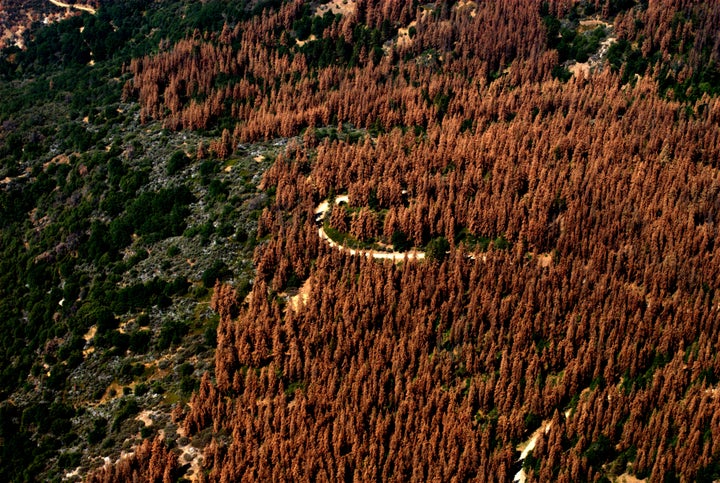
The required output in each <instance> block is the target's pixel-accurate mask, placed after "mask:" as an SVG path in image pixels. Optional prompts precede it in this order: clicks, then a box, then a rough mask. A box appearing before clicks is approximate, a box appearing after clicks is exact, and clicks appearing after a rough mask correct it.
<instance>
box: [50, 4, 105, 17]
mask: <svg viewBox="0 0 720 483" xmlns="http://www.w3.org/2000/svg"><path fill="white" fill-rule="evenodd" d="M49 1H50V3H52V4H53V5H55V6H56V7H62V8H74V9H75V10H82V11H83V12H88V13H90V14H92V15H95V13H96V12H97V10H95V9H94V8H92V7H91V6H90V5H70V4H69V3H64V2H61V1H59V0H49Z"/></svg>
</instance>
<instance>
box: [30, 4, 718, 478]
mask: <svg viewBox="0 0 720 483" xmlns="http://www.w3.org/2000/svg"><path fill="white" fill-rule="evenodd" d="M241 3H242V6H241V7H239V8H240V11H239V12H236V13H235V14H233V15H228V16H226V17H225V20H223V22H222V23H215V24H212V25H211V24H198V26H197V27H193V28H192V29H187V30H186V33H185V35H180V34H177V35H175V36H174V37H172V36H171V35H168V37H167V40H164V41H162V42H160V47H159V48H158V49H156V50H154V51H152V52H150V53H147V54H142V55H136V52H135V51H133V52H132V54H131V55H129V56H128V59H127V61H126V62H124V63H123V67H122V70H123V75H124V76H125V77H123V79H124V82H123V84H122V88H121V89H118V91H119V90H121V91H122V92H118V95H120V96H121V98H122V101H123V102H127V103H137V106H138V109H139V111H138V118H139V121H140V122H141V123H147V124H152V123H162V126H163V127H164V128H165V129H166V130H167V131H168V132H181V133H190V132H200V133H202V132H211V133H213V135H212V140H211V141H210V142H208V143H207V144H206V143H205V142H204V141H200V142H199V143H198V144H197V146H196V147H195V151H196V157H197V158H198V159H201V158H203V157H205V156H208V157H209V158H212V159H218V160H228V159H231V158H232V157H233V156H237V154H238V152H242V151H244V150H245V149H247V148H246V147H247V146H249V145H252V144H253V143H258V142H267V141H271V140H277V139H281V140H283V142H284V144H283V146H284V148H283V149H282V150H281V151H280V152H279V153H278V154H277V156H276V157H275V158H274V160H273V162H272V163H271V164H269V165H268V166H269V167H268V168H267V169H266V170H265V171H264V174H263V176H262V180H261V181H260V184H259V189H261V190H262V191H263V192H264V193H265V195H266V197H267V198H266V200H267V202H266V203H265V204H264V205H263V206H262V209H261V212H259V213H258V215H257V227H256V233H254V234H253V236H254V240H256V241H257V244H256V245H254V246H253V247H252V248H253V250H254V251H253V256H252V259H253V260H252V261H253V268H254V275H253V277H254V278H253V282H252V284H251V286H245V287H238V286H237V285H236V284H234V283H226V282H225V283H224V282H223V281H222V279H223V278H227V277H222V276H219V275H218V276H215V275H216V274H220V275H222V274H223V273H224V272H223V269H224V267H223V266H222V265H217V266H213V267H212V270H211V271H210V273H209V274H208V276H207V280H204V282H205V285H206V286H209V285H211V284H213V283H215V284H214V288H213V290H212V298H211V300H210V307H211V308H212V309H213V310H214V311H215V312H216V313H217V314H218V317H219V321H218V326H217V332H216V334H215V339H214V340H213V342H214V343H215V344H216V346H215V350H214V364H213V366H214V367H212V368H210V370H208V371H206V372H204V373H203V375H202V376H201V379H200V381H199V384H198V385H197V388H196V389H194V390H192V391H191V392H192V395H191V396H189V398H188V399H186V400H180V401H178V402H177V403H175V404H174V405H173V409H172V415H171V418H172V421H173V423H174V424H176V425H177V434H178V435H183V437H184V438H186V439H190V440H191V441H193V444H195V445H196V446H197V448H199V450H200V452H201V458H199V459H196V460H193V462H192V464H191V462H190V460H189V459H187V458H184V457H181V454H183V455H184V454H185V450H180V449H179V448H180V446H181V445H180V443H179V440H178V439H177V438H173V437H169V436H168V437H163V435H161V434H156V435H153V437H148V438H145V439H144V441H143V442H142V443H141V444H139V445H138V446H136V447H135V448H134V450H133V452H132V453H130V454H128V455H126V456H125V457H124V458H121V459H119V460H118V461H116V462H114V463H113V464H106V465H104V466H102V467H100V468H97V469H95V470H93V471H91V472H89V474H88V476H87V481H91V482H113V481H131V480H137V481H163V482H166V481H167V482H169V481H177V480H182V479H183V478H186V479H190V480H192V481H201V482H211V481H218V482H222V481H430V480H433V481H435V480H437V481H488V482H490V481H513V480H515V481H543V482H544V481H559V482H574V481H637V480H629V478H631V477H632V478H636V479H638V480H641V481H652V482H655V481H663V482H675V481H678V482H684V481H706V482H711V481H716V480H718V479H720V413H718V411H717V399H716V398H717V397H718V383H720V359H718V357H717V354H718V353H719V352H720V342H719V341H720V325H718V321H719V320H720V286H719V285H718V281H720V250H718V248H717V247H716V246H715V242H716V240H717V238H718V235H719V233H718V222H719V221H720V220H718V216H719V214H720V165H719V161H718V160H719V159H720V99H719V98H718V94H720V64H718V62H720V30H718V29H717V26H718V25H720V5H719V4H717V3H715V2H708V1H701V0H682V1H673V0H551V1H547V2H527V1H523V0H492V1H484V2H474V1H459V2H454V1H440V0H438V1H437V2H434V3H428V4H420V2H415V1H413V2H401V1H396V0H385V1H378V0H357V1H351V0H347V1H346V2H342V1H332V2H303V1H300V0H296V1H287V2H272V3H268V4H253V2H248V4H247V5H245V3H244V2H241ZM210 4H212V2H210V3H209V5H210ZM100 11H102V6H101V9H100ZM216 18H218V17H216ZM30 52H31V50H30V49H28V54H26V55H35V54H30ZM61 61H62V60H60V62H61ZM173 159H174V161H173V162H172V163H171V164H170V165H169V166H168V170H169V172H174V171H175V170H176V169H182V167H183V166H185V165H186V164H188V163H192V162H194V161H190V160H187V159H184V158H182V156H178V157H175V158H173ZM197 162H199V161H197ZM208 183H209V180H208ZM214 189H215V190H216V191H217V190H220V191H221V190H222V186H221V185H218V184H217V183H216V184H215V188H214ZM340 196H342V197H343V198H342V200H345V199H347V203H345V202H344V201H343V202H335V200H336V199H339V197H340ZM192 197H193V194H192V193H190V192H189V191H187V190H183V188H182V187H180V188H177V190H175V191H157V192H156V193H155V194H154V195H152V196H151V195H148V194H139V195H138V196H137V197H135V198H134V200H135V201H132V202H130V201H129V202H128V203H129V204H128V205H127V209H126V210H125V211H123V212H122V213H123V214H122V215H121V216H119V217H117V218H116V219H115V220H114V221H113V222H111V223H110V224H109V225H108V228H107V229H106V231H103V230H100V229H98V230H93V235H92V236H95V233H98V234H99V235H97V236H106V237H107V239H105V240H104V241H103V242H102V243H99V246H108V245H109V246H112V247H116V249H120V248H122V247H123V246H125V244H127V243H128V242H129V240H130V238H128V237H129V236H130V233H131V232H123V231H122V226H123V223H126V222H127V223H130V224H132V226H133V227H134V234H135V235H136V236H142V237H143V238H149V239H150V240H152V239H155V238H156V239H163V238H166V237H168V236H171V235H173V234H176V233H179V232H180V231H182V230H183V229H184V225H183V223H182V220H184V219H185V216H186V213H187V212H186V209H187V208H186V207H187V206H188V205H189V204H191V203H192V202H193V199H192ZM169 199H172V200H173V201H174V203H175V204H174V206H172V207H170V206H169V204H168V203H167V200H169ZM323 202H328V205H327V206H328V207H329V208H328V210H329V213H328V214H327V216H326V217H325V219H324V220H321V221H318V219H317V209H318V206H319V205H320V204H321V203H323ZM153 206H154V207H155V208H154V209H151V210H150V212H148V211H146V210H147V209H148V208H150V207H153ZM161 206H167V207H168V209H167V210H165V211H163V210H161V209H159V207H161ZM148 213H152V215H153V216H152V217H148ZM156 217H157V219H156ZM145 223H147V224H148V226H147V228H146V227H145ZM113 224H116V227H113ZM319 225H320V229H321V230H323V229H324V232H323V233H326V234H327V235H328V238H329V239H330V240H332V241H334V242H335V243H336V244H338V245H346V246H348V247H355V248H357V249H360V250H371V249H372V250H379V251H382V250H387V251H390V250H395V251H399V252H406V251H409V250H411V249H414V250H418V251H422V252H423V253H424V254H425V255H426V256H425V258H424V259H417V258H411V257H409V256H408V257H406V258H405V259H403V260H401V261H395V260H382V259H374V258H372V257H366V256H359V255H358V253H360V252H350V251H349V250H343V249H340V248H338V246H331V244H330V243H328V240H327V239H324V238H323V237H321V236H318V233H319V231H318V230H319ZM155 226H162V227H163V228H162V230H164V231H162V230H158V229H156V228H154V227H155ZM92 236H91V240H92ZM91 253H95V252H91ZM97 253H98V254H100V252H97ZM155 290H156V291H159V292H163V293H164V294H165V295H166V296H167V297H171V296H173V295H174V294H176V293H182V291H184V290H187V287H186V286H184V285H183V283H182V281H178V282H177V283H176V282H170V281H168V282H166V284H165V285H163V286H162V287H160V288H156V289H155ZM248 291H249V293H248ZM128 297H132V295H128ZM117 300H119V301H116V302H115V303H116V304H120V301H122V296H121V295H120V294H118V299H117ZM141 305H142V303H141ZM113 307H115V308H116V312H120V311H121V310H124V309H127V307H128V306H119V305H115V306H113ZM530 441H532V442H533V443H532V445H531V446H528V444H529V442H530ZM528 447H531V448H532V449H528V450H527V451H523V449H526V448H528ZM521 455H522V456H521Z"/></svg>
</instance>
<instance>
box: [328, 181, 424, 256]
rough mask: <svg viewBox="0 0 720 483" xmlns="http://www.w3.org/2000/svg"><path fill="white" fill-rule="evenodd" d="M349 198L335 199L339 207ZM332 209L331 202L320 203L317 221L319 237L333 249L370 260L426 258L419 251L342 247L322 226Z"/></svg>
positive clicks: (339, 197)
mask: <svg viewBox="0 0 720 483" xmlns="http://www.w3.org/2000/svg"><path fill="white" fill-rule="evenodd" d="M348 201H349V197H348V196H347V195H340V196H337V197H335V204H336V205H339V204H340V203H348ZM329 209H330V201H328V200H325V201H323V202H322V203H320V204H319V205H318V206H317V208H315V221H316V222H318V223H320V227H319V228H318V236H320V239H321V240H325V241H326V242H327V244H328V245H330V246H331V247H332V248H336V249H337V250H340V251H343V252H348V253H349V254H350V255H360V256H365V257H368V258H371V257H372V258H374V259H376V260H392V261H394V262H402V261H403V260H405V259H406V258H407V259H408V260H422V259H423V258H425V252H420V251H417V250H410V251H407V252H378V251H375V250H363V249H355V248H348V247H346V246H342V245H339V244H337V243H336V242H334V241H333V240H332V239H331V238H330V237H329V236H328V234H327V233H325V228H323V226H322V222H323V221H324V220H325V214H326V213H327V211H328V210H329Z"/></svg>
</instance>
